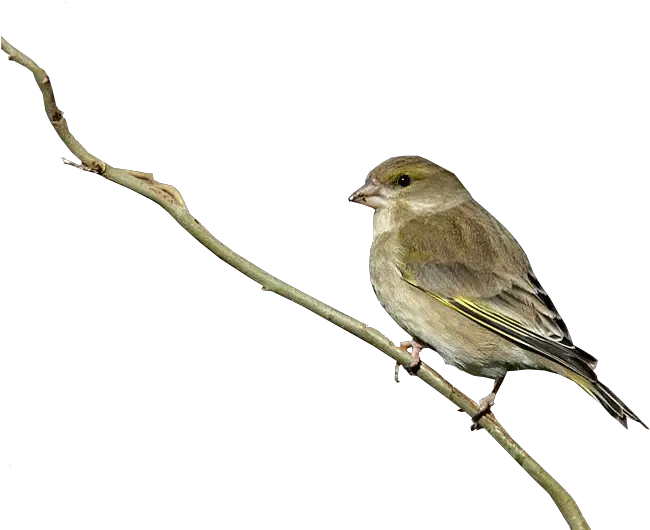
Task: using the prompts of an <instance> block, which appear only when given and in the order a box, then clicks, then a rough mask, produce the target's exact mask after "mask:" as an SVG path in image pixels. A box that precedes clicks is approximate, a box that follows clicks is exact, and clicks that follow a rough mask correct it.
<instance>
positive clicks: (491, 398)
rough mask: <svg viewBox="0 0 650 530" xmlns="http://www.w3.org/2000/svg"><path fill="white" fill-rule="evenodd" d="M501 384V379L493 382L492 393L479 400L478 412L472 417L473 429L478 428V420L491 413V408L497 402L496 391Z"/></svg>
mask: <svg viewBox="0 0 650 530" xmlns="http://www.w3.org/2000/svg"><path fill="white" fill-rule="evenodd" d="M502 382H503V378H499V379H497V380H496V381H495V382H494V386H493V387H492V392H490V393H489V394H488V395H487V396H485V397H484V398H483V399H480V400H479V402H478V404H479V407H480V410H479V411H478V412H477V413H476V414H475V415H474V416H472V421H473V426H474V428H475V429H476V428H477V427H478V420H480V419H481V418H482V417H483V416H485V415H486V414H490V413H491V412H492V407H493V406H494V403H495V402H496V400H497V390H499V387H500V386H501V383H502Z"/></svg>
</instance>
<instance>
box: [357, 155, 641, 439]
mask: <svg viewBox="0 0 650 530" xmlns="http://www.w3.org/2000/svg"><path fill="white" fill-rule="evenodd" d="M350 201H353V202H356V203H359V204H364V205H366V206H369V207H371V208H373V209H374V210H375V212H374V221H373V242H372V248H371V250H370V278H371V282H372V287H373V289H374V291H375V294H376V295H377V298H378V299H379V301H380V303H381V305H382V306H383V307H384V309H385V310H386V311H387V312H388V314H389V315H390V316H391V317H392V318H393V319H394V320H395V322H397V324H398V325H399V326H400V327H401V328H402V329H404V330H405V331H406V332H407V333H408V334H409V335H410V336H411V337H412V340H410V341H406V342H403V343H401V348H402V349H404V350H406V351H408V350H409V349H410V352H409V353H410V355H411V358H412V361H411V363H410V366H408V367H407V369H409V371H410V372H411V373H414V372H416V371H417V369H418V367H419V363H420V351H421V350H422V348H427V347H428V348H432V349H433V350H435V351H436V352H438V354H439V355H440V356H441V357H442V358H443V360H444V361H445V363H447V364H450V365H452V366H455V367H457V368H459V369H461V370H463V371H465V372H468V373H470V374H473V375H476V376H481V377H487V378H490V379H494V388H493V390H492V392H491V393H490V394H489V395H487V396H486V397H485V398H483V399H481V400H480V407H479V412H478V414H476V415H475V416H473V418H472V420H473V423H472V429H473V430H474V429H476V428H478V421H479V419H480V418H481V417H482V416H483V415H484V414H487V413H488V412H490V409H491V407H492V406H493V405H494V399H495V396H496V393H497V391H498V390H499V387H500V386H501V384H502V383H503V380H504V378H505V376H506V374H507V373H508V372H509V371H511V370H547V371H550V372H555V373H557V374H560V375H563V376H564V377H567V378H569V379H571V380H572V381H574V382H576V383H577V384H578V385H580V387H581V388H582V389H584V390H585V391H586V392H587V393H589V394H590V395H591V396H592V397H594V398H595V399H596V400H598V401H599V402H600V404H601V405H602V406H603V407H605V409H606V410H607V412H609V413H610V414H611V415H612V416H613V417H614V418H616V419H617V420H618V421H619V422H620V423H621V424H622V425H623V426H625V427H627V418H631V419H633V420H634V421H637V422H639V423H641V425H643V426H644V427H646V429H647V428H648V427H647V426H646V425H645V424H644V423H643V422H642V421H641V420H640V419H639V418H638V417H637V416H636V414H634V413H633V412H632V411H631V410H630V408H629V407H628V406H627V405H625V403H623V402H622V401H621V400H620V399H619V398H618V397H617V396H616V395H615V394H614V393H613V392H612V391H611V390H610V389H609V388H607V387H606V386H605V385H604V384H602V383H601V382H600V381H598V378H597V377H596V374H595V372H594V368H595V367H596V362H597V360H596V359H595V358H594V357H592V356H591V355H589V354H588V353H587V352H585V351H583V350H581V349H580V348H578V347H577V346H575V345H574V344H573V341H572V340H571V336H570V335H569V330H568V329H567V326H566V324H565V323H564V320H562V317H561V316H560V314H559V313H558V311H557V309H556V308H555V306H554V305H553V302H552V301H551V299H550V298H549V296H548V294H547V293H546V291H545V290H544V289H543V288H542V286H541V284H540V282H539V281H538V279H537V277H536V276H535V274H534V273H533V270H532V268H531V265H530V263H529V261H528V258H527V257H526V254H525V253H524V251H523V250H522V248H521V247H520V246H519V244H518V243H517V241H516V240H515V238H514V237H513V236H512V235H511V234H510V232H508V230H506V228H505V227H504V226H503V225H502V224H501V223H499V221H497V220H496V219H495V218H494V217H493V216H492V215H490V213H489V212H487V211H486V210H485V209H484V208H483V207H481V205H479V204H478V203H477V202H476V201H475V200H474V199H473V198H472V196H471V195H470V194H469V192H468V191H467V189H465V187H464V186H463V185H462V184H461V182H460V181H459V180H458V178H456V176H455V175H454V174H453V173H451V172H449V171H447V170H446V169H444V168H442V167H440V166H438V165H436V164H434V163H433V162H430V161H429V160H426V159H424V158H421V157H418V156H400V157H395V158H390V159H389V160H386V161H385V162H383V163H381V164H380V165H378V166H377V167H376V168H375V169H373V170H372V171H371V172H370V173H369V174H368V177H367V179H366V182H365V184H364V185H363V186H362V187H361V188H359V189H358V190H357V191H355V192H354V193H353V194H352V196H351V197H350Z"/></svg>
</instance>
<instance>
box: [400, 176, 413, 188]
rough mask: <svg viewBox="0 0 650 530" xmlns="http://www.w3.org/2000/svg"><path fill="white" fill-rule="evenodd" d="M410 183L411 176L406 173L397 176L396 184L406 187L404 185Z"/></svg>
mask: <svg viewBox="0 0 650 530" xmlns="http://www.w3.org/2000/svg"><path fill="white" fill-rule="evenodd" d="M410 183H411V177H409V176H408V175H400V176H399V177H398V178H397V184H399V185H400V186H402V188H406V186H408V185H409V184H410Z"/></svg>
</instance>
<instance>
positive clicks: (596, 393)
mask: <svg viewBox="0 0 650 530" xmlns="http://www.w3.org/2000/svg"><path fill="white" fill-rule="evenodd" d="M569 377H570V379H572V380H573V381H575V382H576V383H578V385H580V387H581V388H582V389H583V390H584V391H585V392H587V393H588V394H589V395H590V396H591V397H593V398H594V399H596V400H598V402H599V403H600V404H601V405H602V406H603V407H605V410H606V411H607V412H609V413H610V414H611V415H612V416H614V418H616V419H617V420H618V421H619V422H620V423H621V425H623V427H625V428H626V429H627V419H628V418H630V419H632V420H634V421H638V422H639V423H640V424H641V425H643V426H644V427H645V428H646V429H647V428H648V426H647V425H646V424H645V423H643V422H642V421H641V420H640V419H639V417H638V416H637V415H636V414H634V412H632V411H631V410H630V408H629V407H628V406H627V405H626V404H625V403H623V402H622V401H621V400H620V399H619V398H618V397H617V396H616V394H614V392H612V391H611V390H610V389H609V388H607V387H606V386H605V385H603V384H602V383H601V382H600V381H589V380H588V379H585V378H584V377H582V376H580V375H578V374H575V373H571V375H570V376H569Z"/></svg>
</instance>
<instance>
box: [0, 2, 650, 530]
mask: <svg viewBox="0 0 650 530" xmlns="http://www.w3.org/2000/svg"><path fill="white" fill-rule="evenodd" d="M75 9H76V8H75ZM75 9H72V10H70V9H67V10H64V9H62V10H60V11H59V12H58V16H59V19H60V20H59V22H58V23H54V20H55V18H56V17H55V15H56V12H54V13H52V15H51V16H49V15H48V17H43V19H42V20H41V22H40V23H39V24H36V25H30V27H29V29H24V30H22V29H19V25H17V26H16V28H17V29H15V30H13V33H12V32H11V31H12V26H11V25H9V27H8V28H0V29H3V30H8V31H10V33H9V34H8V37H9V38H10V39H14V40H16V41H17V45H18V46H19V47H21V48H26V47H31V48H32V50H31V55H32V56H35V55H37V56H39V59H38V60H39V62H40V63H41V64H44V63H46V64H47V65H48V66H47V67H48V70H49V71H50V72H51V73H53V74H54V75H53V78H54V80H55V88H56V91H57V101H58V103H59V105H60V107H61V108H62V109H63V110H64V112H65V113H66V117H67V118H68V119H69V122H70V121H71V123H72V126H73V127H74V128H75V130H76V132H77V134H79V131H81V132H80V134H81V141H82V142H83V143H85V144H88V145H89V149H90V151H92V152H97V151H101V152H102V153H103V155H102V157H103V158H105V159H107V160H113V161H115V160H119V163H120V166H121V167H127V168H128V167H138V168H146V167H149V168H152V167H155V168H159V169H160V171H161V172H162V173H163V174H164V175H168V176H169V181H170V182H173V183H176V184H181V185H183V191H184V193H185V197H186V199H190V200H191V201H192V211H193V213H194V215H196V216H200V218H201V220H202V221H204V222H205V221H206V220H207V221H209V222H210V223H211V225H212V226H213V227H216V229H217V230H219V231H221V232H223V233H224V234H225V238H226V239H229V240H232V246H234V247H236V248H239V249H240V252H241V254H242V255H245V256H255V261H256V262H257V263H265V264H271V265H272V268H273V270H274V271H278V272H279V273H280V276H281V278H282V279H288V280H295V281H296V282H297V285H298V286H299V287H301V288H310V289H312V291H313V293H314V294H316V295H320V296H327V297H328V298H327V299H328V301H329V302H330V303H335V304H342V307H343V309H344V310H346V311H347V312H348V313H350V312H359V313H360V316H361V318H363V319H366V320H377V319H379V322H378V325H380V326H382V327H387V326H390V323H389V321H387V320H385V316H384V315H383V314H381V313H378V311H377V308H376V306H375V299H374V297H372V296H368V291H367V221H368V217H367V211H366V210H363V209H361V208H356V207H355V208H352V207H350V205H348V204H347V203H346V202H345V200H344V194H345V192H349V191H351V190H352V189H354V188H355V187H357V186H358V184H359V183H360V182H361V180H362V175H365V173H366V170H367V168H368V167H369V166H372V165H374V164H373V163H372V162H369V161H372V160H377V159H382V158H383V157H384V153H385V152H386V151H387V150H400V149H402V150H411V151H428V152H432V153H433V158H434V159H441V158H444V159H445V160H446V161H447V165H448V166H450V167H452V168H454V169H455V172H456V173H457V174H459V175H461V176H463V178H464V181H465V182H466V183H469V184H471V186H472V190H473V191H474V192H475V193H476V192H478V193H479V194H480V197H481V199H482V200H485V201H486V202H487V204H488V205H489V206H490V207H491V208H494V209H496V213H497V214H498V215H500V216H501V217H502V219H503V220H504V221H505V222H506V223H509V224H510V225H511V227H512V229H513V230H514V231H516V232H518V233H519V234H520V236H521V239H524V240H526V241H527V242H529V243H528V245H527V248H528V251H529V254H530V255H533V256H535V257H536V262H535V263H536V269H537V271H538V272H541V273H543V279H542V283H543V284H544V285H545V286H546V287H547V288H551V289H552V291H553V300H554V301H555V303H556V305H557V306H558V307H559V309H560V310H561V311H563V312H567V313H568V319H567V324H568V326H569V327H570V328H572V329H576V330H577V331H576V332H575V334H574V337H575V339H576V340H577V342H578V344H580V345H584V346H583V347H584V348H585V349H587V350H589V351H592V352H594V354H595V355H596V356H597V357H600V358H601V369H602V372H601V373H602V374H603V375H605V376H606V377H607V381H611V382H615V383H616V385H617V386H616V388H617V390H618V391H619V392H620V391H621V390H623V393H624V396H625V398H626V400H627V401H628V402H630V403H632V404H633V406H635V407H637V408H640V409H641V411H642V413H644V414H645V415H647V414H648V413H649V412H650V410H649V408H648V404H647V403H648V401H647V397H646V394H645V390H646V387H647V383H646V373H647V369H648V355H647V352H646V350H647V346H646V344H645V330H646V327H647V326H646V324H645V316H646V315H645V313H646V312H645V309H644V306H645V296H646V294H645V293H646V290H647V285H646V284H647V281H646V277H647V274H646V270H645V241H646V227H647V222H646V221H645V212H646V206H645V197H644V195H643V193H644V189H643V188H642V187H641V186H642V185H643V180H644V179H645V173H646V168H645V167H644V165H643V162H644V161H643V160H642V159H641V155H642V154H643V153H642V152H641V146H642V143H641V140H640V139H639V137H638V135H637V134H636V133H635V132H634V128H633V127H632V122H634V121H635V120H636V119H638V118H637V116H638V114H635V113H634V111H635V105H636V103H635V101H636V100H635V98H636V97H637V96H636V95H635V94H634V92H632V93H630V90H628V89H626V90H625V91H623V92H624V93H623V92H621V93H619V92H617V91H616V89H617V87H618V86H619V85H618V83H612V84H608V85H606V83H607V81H606V80H603V79H600V81H601V82H600V83H598V84H597V85H594V84H592V83H591V82H590V78H589V73H588V72H581V73H579V74H576V75H575V76H574V77H571V78H569V79H567V78H566V77H564V78H563V82H562V84H561V86H558V84H557V82H556V80H557V77H556V78H555V80H549V81H544V80H541V79H537V78H535V79H537V80H536V82H533V78H534V74H531V81H525V80H522V77H521V76H515V77H516V79H514V80H513V82H512V83H508V82H505V81H504V83H503V87H504V88H503V89H502V90H499V89H496V88H495V89H490V92H489V93H488V91H487V89H485V85H490V84H491V82H488V81H487V78H485V77H481V76H477V77H476V78H474V79H473V82H472V83H470V82H467V83H466V84H463V83H459V82H457V81H455V80H454V79H450V78H449V77H442V78H441V77H440V76H437V75H436V70H435V69H432V71H431V73H427V74H426V75H425V73H421V74H420V78H419V81H414V78H413V77H412V76H410V77H406V78H405V77H404V76H403V75H402V72H401V71H400V69H399V68H396V67H394V66H385V67H384V70H383V71H380V73H373V71H372V70H370V69H369V68H366V69H364V67H363V65H362V63H361V62H360V63H358V64H357V65H356V66H355V65H352V67H351V68H350V69H349V70H346V69H344V66H343V65H342V64H341V61H339V59H340V58H341V56H339V55H337V54H335V53H334V52H332V51H331V50H324V51H318V50H316V48H314V51H313V53H312V52H311V49H310V53H307V52H306V51H305V50H302V51H301V53H302V54H306V55H307V56H308V57H309V58H308V60H306V59H305V55H299V54H298V52H297V51H296V48H298V47H299V46H298V45H297V43H296V38H295V37H296V35H295V34H294V35H293V37H294V38H293V39H287V41H288V42H284V41H283V39H282V38H280V37H278V38H277V42H276V40H274V39H263V40H262V41H261V42H258V41H256V40H255V38H254V37H255V35H252V34H248V33H246V32H245V31H243V30H242V31H241V32H239V33H237V34H236V35H235V36H232V35H231V37H230V38H225V37H223V36H222V35H221V30H222V29H223V25H224V24H216V25H215V27H214V28H213V29H214V31H213V32H210V31H208V29H209V27H210V24H209V23H206V27H203V26H201V30H202V31H197V30H196V26H191V25H188V26H186V27H187V29H186V30H184V31H181V30H174V31H172V30H171V29H170V30H167V29H166V28H164V27H160V26H158V25H157V24H153V23H152V24H140V25H135V24H133V25H131V24H130V23H127V22H120V20H118V19H117V18H116V19H115V20H113V19H110V18H109V19H106V18H104V17H102V18H101V19H99V18H96V19H93V18H92V17H91V15H92V16H94V14H91V13H89V12H81V13H80V11H79V10H78V9H76V11H75ZM84 17H86V18H84ZM84 20H85V21H86V23H82V22H83V21H84ZM63 21H65V23H64V22H63ZM196 23H197V21H196V20H195V19H192V24H196ZM61 24H64V26H65V28H64V29H62V26H61ZM109 28H110V31H108V30H109ZM5 36H7V35H6V34H5ZM344 55H345V54H344ZM3 57H4V56H3ZM348 59H349V57H348ZM360 61H361V59H360ZM353 62H354V61H353ZM404 68H405V67H404ZM395 70H397V71H395ZM375 72H376V71H375ZM391 72H395V73H394V74H393V75H389V74H390V73H391ZM631 75H632V74H631ZM427 76H428V77H427ZM497 77H498V76H497ZM431 78H435V79H439V81H437V82H431V81H430V79H431ZM416 79H417V78H416ZM628 81H629V82H627V83H625V85H626V86H627V87H629V86H630V85H634V83H633V82H632V81H633V79H630V80H628ZM545 83H547V84H545ZM417 84H425V85H426V90H424V99H422V101H420V100H417V101H416V100H415V99H414V96H413V93H412V92H413V91H414V90H411V88H412V87H413V86H414V85H417ZM583 84H584V86H583ZM0 86H1V88H0V90H1V98H2V104H3V113H2V143H1V144H0V155H1V156H0V175H1V176H2V181H3V182H4V187H3V190H4V193H3V206H4V213H5V215H4V231H3V233H4V259H3V262H4V263H3V264H4V269H5V274H4V280H5V283H4V293H3V294H4V296H3V298H4V302H5V303H4V305H5V317H4V321H5V327H4V338H5V347H4V348H3V350H4V353H3V355H2V357H1V360H0V474H1V475H0V476H1V477H2V478H1V479H0V480H2V482H3V483H4V484H5V485H6V487H7V488H8V492H9V494H8V496H7V505H8V506H9V507H10V509H9V510H6V511H5V510H3V513H4V515H5V516H6V517H8V518H11V519H12V522H11V524H8V526H7V527H8V528H82V527H84V528H87V527H92V528H104V527H106V528H108V527H115V526H116V525H117V524H120V523H121V522H123V521H125V520H128V521H129V522H133V523H135V524H137V525H141V526H147V527H154V526H155V527H165V528H166V527H169V528H172V527H179V526H183V527H185V526H191V525H198V524H201V525H206V526H207V525H208V524H217V523H219V522H221V521H224V520H226V519H233V518H234V519H236V520H238V521H239V524H249V523H255V522H257V521H259V522H262V523H267V524H275V523H278V524H285V525H286V524H294V523H298V524H301V525H303V524H305V522H307V524H309V525H311V524H312V522H315V523H321V524H335V523H336V524H340V523H342V522H345V523H350V524H357V523H361V524H367V525H369V524H376V523H378V522H381V523H387V524H388V523H391V524H395V523H396V522H397V521H400V522H405V523H406V524H413V523H416V522H420V521H421V522H424V523H426V524H432V522H435V521H436V520H438V518H444V519H446V520H450V521H456V522H457V524H458V525H459V526H460V527H461V528H464V527H469V526H470V525H474V524H476V525H480V524H482V523H481V521H482V520H484V519H486V518H489V519H490V521H495V520H498V525H499V527H500V528H521V527H522V526H524V525H525V527H528V528H556V527H560V524H561V522H560V516H559V514H558V513H557V512H554V511H553V510H552V508H551V506H550V501H549V500H548V497H547V496H545V495H542V494H541V493H540V490H539V488H536V487H535V486H534V485H533V483H532V482H531V480H529V479H527V478H526V476H525V474H523V472H522V471H521V470H520V468H519V467H518V466H517V465H516V464H514V463H513V462H512V460H511V459H510V457H509V456H507V455H505V454H504V451H503V450H502V449H501V448H500V447H499V446H498V445H497V444H496V443H495V442H494V441H492V440H490V439H488V437H487V435H486V434H485V433H470V432H469V429H468V420H467V418H466V417H464V416H463V415H461V414H460V413H458V412H456V411H455V410H454V407H453V406H450V405H449V404H448V403H447V402H446V401H445V400H444V399H442V398H440V397H439V396H438V395H437V394H435V393H431V392H427V391H424V389H423V386H422V385H420V384H419V383H416V381H415V379H414V378H408V377H405V378H403V382H402V384H401V385H393V384H391V363H390V362H389V361H388V360H385V359H384V357H383V356H382V355H381V354H379V353H377V352H375V351H372V350H370V349H369V347H368V346H366V345H365V344H362V343H361V344H360V343H359V341H358V340H357V339H354V338H352V337H350V336H348V335H346V334H344V333H343V332H342V331H340V330H338V329H333V328H331V327H329V326H328V325H327V324H326V323H325V322H324V321H322V320H317V319H315V318H314V317H313V316H312V315H311V314H309V313H307V312H303V311H298V310H297V309H296V307H295V306H294V305H292V304H287V303H284V302H283V301H281V300H280V299H279V298H278V297H274V296H265V297H262V296H260V295H259V291H256V289H255V288H254V287H252V286H251V285H250V282H247V281H245V280H242V279H241V277H240V275H239V274H238V273H236V272H232V270H231V269H229V268H228V267H227V266H224V265H222V264H219V262H218V261H217V260H216V259H215V258H214V257H213V256H211V255H210V254H209V253H207V251H205V250H204V249H202V248H200V247H199V245H198V244H197V243H196V242H194V241H192V240H190V239H189V238H188V237H187V236H186V235H185V234H184V233H183V232H182V231H180V230H179V229H178V227H177V226H176V224H175V223H174V222H170V220H169V218H168V217H167V216H166V215H165V214H164V212H161V210H160V208H158V207H157V206H155V205H152V203H151V202H149V201H148V200H140V199H141V198H138V197H136V195H135V194H134V193H132V192H128V191H126V190H124V189H121V188H120V187H119V186H117V185H115V184H109V183H108V182H106V181H103V180H102V179H101V178H100V177H97V176H94V175H87V174H83V175H82V174H80V173H79V172H78V171H76V170H73V169H64V168H62V166H61V163H60V161H58V158H59V157H60V156H61V154H62V153H61V145H60V144H59V143H57V141H56V140H55V138H54V136H53V133H52V130H51V128H50V127H49V126H48V124H47V122H46V121H44V120H43V119H42V116H41V115H40V114H39V112H40V108H41V107H40V103H39V98H40V96H39V91H38V90H37V89H36V88H34V86H33V83H32V80H31V76H30V74H28V73H23V72H18V71H17V68H16V66H15V65H14V64H13V63H8V62H7V61H6V58H5V59H4V60H2V59H0ZM393 88H395V91H393ZM450 89H451V90H450ZM398 91H399V95H398ZM384 93H385V94H387V97H386V98H384V97H383V96H382V95H381V94H384ZM449 93H452V94H453V95H455V96H456V98H455V99H453V100H452V99H451V98H450V97H449V96H450V94H449ZM391 95H392V96H393V99H389V98H388V96H391ZM596 103H597V108H596V107H595V105H596ZM70 118H71V119H70ZM484 204H485V203H484ZM340 307H341V306H340ZM395 332H397V331H395ZM394 338H395V339H396V340H397V336H396V337H394ZM445 374H451V375H453V376H455V372H454V371H453V370H451V371H449V370H447V371H445ZM460 381H461V382H462V383H463V384H464V385H467V384H469V385H470V386H469V388H468V387H467V386H466V387H465V388H466V389H468V390H471V391H473V392H474V394H473V397H475V398H478V397H479V394H478V392H479V391H483V390H486V388H485V387H483V386H481V385H480V384H476V382H474V383H475V384H472V379H470V378H468V377H463V376H461V377H460ZM496 410H497V414H498V415H499V416H500V417H503V418H505V421H506V422H507V423H508V424H509V425H510V426H511V427H510V428H511V430H513V431H514V432H515V436H516V438H517V439H518V440H523V442H522V443H523V444H524V446H525V448H526V449H528V450H529V452H531V453H533V454H534V455H536V458H537V459H538V461H543V462H544V463H546V464H547V465H549V466H552V471H553V474H554V476H556V478H557V477H558V476H559V478H561V479H562V481H563V483H564V484H565V485H567V484H568V487H569V488H571V491H572V493H573V494H574V495H577V499H578V502H580V503H581V505H582V506H583V507H584V509H585V510H586V512H588V513H587V516H588V518H589V519H592V518H593V520H594V521H596V522H597V523H598V522H600V521H607V522H610V521H611V522H613V521H615V520H617V521H619V522H620V521H621V520H623V521H625V522H631V521H633V520H635V519H636V518H637V517H639V514H640V513H641V512H645V508H644V506H643V505H642V504H641V502H642V500H645V495H644V493H645V491H647V486H646V485H644V480H646V477H647V474H648V463H647V448H648V444H647V439H646V442H642V441H641V438H642V437H643V436H644V435H645V434H647V433H644V432H639V428H638V427H636V426H635V427H634V428H633V429H631V430H630V431H629V432H622V431H621V430H620V429H617V427H616V426H615V423H614V422H613V420H611V419H609V418H608V417H607V416H606V414H605V413H604V412H603V411H602V410H601V409H599V408H594V407H593V406H592V402H591V401H590V400H586V399H585V398H584V395H583V394H582V393H579V392H577V391H576V389H575V387H574V386H573V385H568V384H560V379H559V378H557V377H543V376H538V377H516V376H510V377H508V378H507V379H506V383H505V388H504V391H503V392H502V393H501V394H500V396H499V400H498V403H497V409H496ZM547 469H548V467H547ZM610 524H611V523H610ZM603 525H607V523H603V524H601V526H603Z"/></svg>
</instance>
